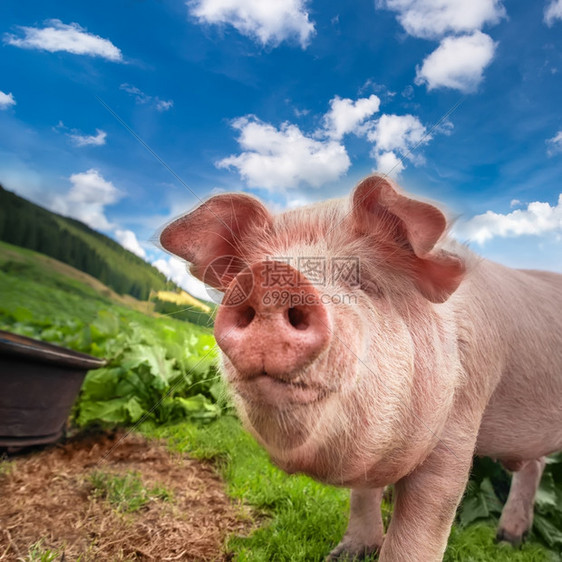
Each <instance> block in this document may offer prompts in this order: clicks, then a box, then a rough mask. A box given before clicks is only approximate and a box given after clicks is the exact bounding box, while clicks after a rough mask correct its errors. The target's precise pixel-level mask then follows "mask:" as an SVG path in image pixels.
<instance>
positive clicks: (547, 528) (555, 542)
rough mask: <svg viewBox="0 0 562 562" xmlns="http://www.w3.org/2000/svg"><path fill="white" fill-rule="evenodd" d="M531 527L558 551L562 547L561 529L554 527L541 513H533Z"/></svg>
mask: <svg viewBox="0 0 562 562" xmlns="http://www.w3.org/2000/svg"><path fill="white" fill-rule="evenodd" d="M533 529H534V530H535V531H536V532H537V533H538V534H539V535H540V536H541V537H542V538H543V539H544V541H545V542H546V544H548V546H550V547H551V548H556V549H557V550H558V551H560V550H561V549H562V531H561V530H560V529H558V528H557V527H555V526H554V525H553V524H552V523H551V522H550V521H549V520H548V519H547V518H546V517H544V516H543V515H539V514H535V518H534V520H533Z"/></svg>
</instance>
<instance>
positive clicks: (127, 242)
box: [115, 230, 146, 259]
mask: <svg viewBox="0 0 562 562" xmlns="http://www.w3.org/2000/svg"><path fill="white" fill-rule="evenodd" d="M115 238H117V242H119V244H121V246H123V248H125V249H126V250H129V252H133V254H136V255H137V256H139V258H143V259H144V258H146V252H145V251H144V248H143V247H142V246H141V245H140V244H139V241H138V240H137V237H136V235H135V233H134V232H133V231H132V230H116V231H115Z"/></svg>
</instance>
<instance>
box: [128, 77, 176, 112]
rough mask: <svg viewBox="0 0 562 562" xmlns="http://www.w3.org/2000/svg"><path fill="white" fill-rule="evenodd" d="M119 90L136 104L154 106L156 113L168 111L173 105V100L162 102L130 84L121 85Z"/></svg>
mask: <svg viewBox="0 0 562 562" xmlns="http://www.w3.org/2000/svg"><path fill="white" fill-rule="evenodd" d="M119 89H120V90H123V91H124V92H127V93H128V94H130V95H131V96H133V97H134V98H135V101H136V102H137V103H140V104H150V105H152V106H154V108H155V109H156V111H168V109H171V108H172V107H173V105H174V102H173V100H162V99H160V98H159V97H158V96H149V95H148V94H145V93H144V92H143V91H142V90H140V89H139V88H137V87H136V86H132V85H131V84H127V83H125V84H121V85H120V86H119Z"/></svg>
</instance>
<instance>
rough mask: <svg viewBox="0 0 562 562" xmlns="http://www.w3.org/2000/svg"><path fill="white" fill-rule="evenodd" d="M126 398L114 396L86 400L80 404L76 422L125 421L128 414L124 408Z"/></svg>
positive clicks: (80, 423) (84, 423)
mask: <svg viewBox="0 0 562 562" xmlns="http://www.w3.org/2000/svg"><path fill="white" fill-rule="evenodd" d="M127 402H128V400H127V399H126V398H115V399H114V400H105V401H100V402H94V401H88V402H84V403H83V404H82V405H81V406H80V413H79V415H78V424H79V425H86V424H87V423H90V422H92V421H102V422H108V423H127V422H128V421H129V415H128V412H127V410H126V408H125V405H126V404H127Z"/></svg>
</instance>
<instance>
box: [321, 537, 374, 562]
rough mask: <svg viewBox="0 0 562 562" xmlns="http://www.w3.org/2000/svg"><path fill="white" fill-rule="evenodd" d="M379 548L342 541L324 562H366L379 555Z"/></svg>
mask: <svg viewBox="0 0 562 562" xmlns="http://www.w3.org/2000/svg"><path fill="white" fill-rule="evenodd" d="M380 549H381V547H380V546H378V545H370V546H368V545H358V546H355V545H352V544H350V543H348V542H345V541H342V542H341V543H340V544H338V546H336V548H334V550H332V552H330V554H328V556H327V557H326V561H329V560H340V561H343V560H347V561H349V562H351V561H352V560H366V559H367V558H369V557H372V558H371V559H373V560H374V559H375V557H376V555H377V554H378V553H379V551H380Z"/></svg>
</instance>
